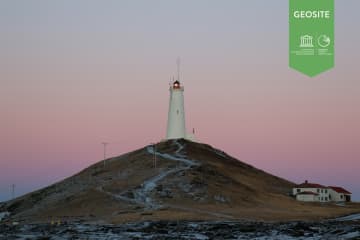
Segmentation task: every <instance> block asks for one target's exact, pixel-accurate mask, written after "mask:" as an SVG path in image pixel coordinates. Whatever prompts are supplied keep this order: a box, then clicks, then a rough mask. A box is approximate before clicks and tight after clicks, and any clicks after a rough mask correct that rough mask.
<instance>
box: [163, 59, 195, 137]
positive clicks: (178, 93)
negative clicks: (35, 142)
mask: <svg viewBox="0 0 360 240" xmlns="http://www.w3.org/2000/svg"><path fill="white" fill-rule="evenodd" d="M176 63H177V80H176V81H174V80H173V81H172V83H170V88H169V90H170V101H169V112H168V122H167V131H166V139H167V140H168V139H179V138H185V139H187V140H190V141H195V136H194V130H193V133H192V134H187V133H186V126H185V108H184V86H182V85H181V83H180V58H177V60H176Z"/></svg>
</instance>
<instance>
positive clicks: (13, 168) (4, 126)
mask: <svg viewBox="0 0 360 240" xmlns="http://www.w3.org/2000/svg"><path fill="white" fill-rule="evenodd" d="M335 5H336V16H335V25H336V40H335V50H336V58H335V68H334V69H332V70H330V71H328V72H326V73H323V74H321V75H319V76H317V77H314V78H309V77H307V76H304V75H302V74H300V73H298V72H296V71H294V70H291V69H289V67H288V1H287V0H277V1H269V0H247V1H245V0H244V1H239V0H227V1H221V0H217V1H211V0H197V1H191V0H187V1H184V0H182V1H169V0H162V1H158V0H152V1H148V0H143V1H140V0H127V1H121V0H119V1H115V0H114V1H110V0H108V1H89V0H82V1H80V0H75V1H74V0H61V1H47V0H43V1H40V0H32V1H28V0H23V1H20V0H1V1H0V34H1V35H0V36H1V40H0V114H1V118H0V119H1V120H0V201H4V200H8V199H9V198H10V197H11V191H10V189H11V188H10V186H11V185H12V184H16V195H17V196H19V195H21V194H24V193H27V192H29V191H33V190H35V189H39V188H41V187H45V186H47V185H49V184H51V183H54V182H56V181H59V180H61V179H63V178H65V177H68V176H70V175H72V174H75V173H77V172H78V171H80V170H82V169H83V168H85V167H87V166H89V165H90V164H93V163H95V162H97V161H99V160H101V159H102V156H103V148H102V145H101V142H103V141H106V142H110V144H109V145H108V156H116V155H120V154H122V153H126V152H128V151H131V150H135V149H137V148H140V147H143V146H145V145H147V144H149V143H151V142H154V141H160V140H161V139H162V138H163V137H164V136H165V131H166V121H167V111H168V98H169V91H168V83H169V79H170V77H171V76H173V75H176V64H175V61H176V57H177V56H180V57H181V62H182V64H181V81H182V83H183V84H184V86H185V110H186V121H187V122H186V124H187V128H188V130H191V129H192V128H195V131H196V135H197V138H198V140H200V141H201V142H204V143H208V144H211V145H213V146H215V147H217V148H220V149H222V150H224V151H225V152H227V153H229V154H231V155H233V156H234V157H236V158H238V159H240V160H242V161H244V162H247V163H249V164H252V165H254V166H255V167H257V168H261V169H263V170H265V171H268V172H270V173H272V174H275V175H278V176H281V177H283V178H286V179H289V180H291V181H293V182H296V183H300V182H302V181H304V180H306V179H307V180H309V181H311V182H316V183H320V184H324V185H339V186H343V187H345V188H346V189H348V190H349V191H351V192H353V197H354V199H355V200H358V201H360V177H359V176H360V173H359V172H360V125H359V123H360V106H359V105H360V78H359V76H360V66H359V63H360V50H359V43H360V30H359V23H360V14H359V13H358V11H359V9H360V1H359V0H346V1H341V0H336V1H335Z"/></svg>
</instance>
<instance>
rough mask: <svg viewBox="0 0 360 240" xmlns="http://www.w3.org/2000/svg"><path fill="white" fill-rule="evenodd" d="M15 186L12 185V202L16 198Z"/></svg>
mask: <svg viewBox="0 0 360 240" xmlns="http://www.w3.org/2000/svg"><path fill="white" fill-rule="evenodd" d="M15 187H16V185H15V184H12V185H11V200H13V199H14V198H15Z"/></svg>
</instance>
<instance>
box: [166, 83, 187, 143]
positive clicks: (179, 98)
mask: <svg viewBox="0 0 360 240" xmlns="http://www.w3.org/2000/svg"><path fill="white" fill-rule="evenodd" d="M177 138H186V128H185V110H184V87H183V86H181V85H180V82H179V80H176V81H174V82H173V83H172V84H171V85H170V102H169V113H168V124H167V132H166V139H177Z"/></svg>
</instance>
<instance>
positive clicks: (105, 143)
mask: <svg viewBox="0 0 360 240" xmlns="http://www.w3.org/2000/svg"><path fill="white" fill-rule="evenodd" d="M101 144H102V145H104V167H105V164H106V145H108V144H109V143H108V142H102V143H101Z"/></svg>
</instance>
